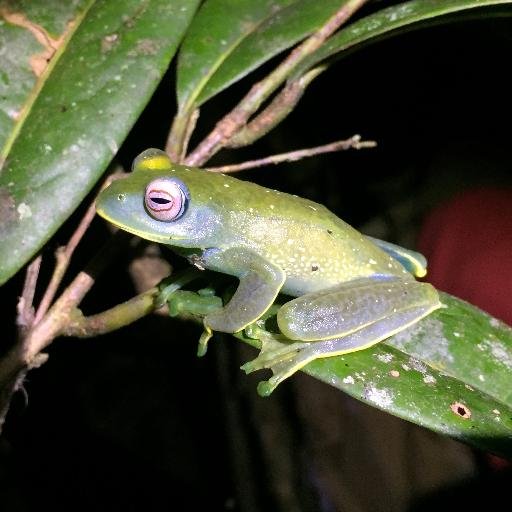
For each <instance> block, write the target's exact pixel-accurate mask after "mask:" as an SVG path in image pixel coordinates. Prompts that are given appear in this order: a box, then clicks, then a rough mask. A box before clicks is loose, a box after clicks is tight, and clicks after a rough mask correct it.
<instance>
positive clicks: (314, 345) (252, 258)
mask: <svg viewBox="0 0 512 512" xmlns="http://www.w3.org/2000/svg"><path fill="white" fill-rule="evenodd" d="M96 208H97V211H98V213H99V214H100V215H101V216H102V217H104V218H105V219H107V220H108V221H110V222H112V223H113V224H115V225H116V226H118V227H120V228H121V229H124V230H126V231H128V232H130V233H133V234H135V235H138V236H140V237H142V238H145V239H147V240H151V241H153V242H158V243H161V244H165V245H168V246H170V247H171V248H172V249H173V250H175V251H176V252H178V253H179V254H181V255H184V256H185V257H187V258H188V259H189V261H190V262H191V263H192V264H194V265H196V266H197V267H198V268H200V269H209V270H213V271H216V272H221V273H224V274H229V275H231V276H235V277H236V278H238V279H239V284H238V287H237V289H236V291H235V293H234V294H233V296H232V298H231V299H230V300H229V302H228V303H227V304H226V305H224V306H223V307H222V308H220V309H218V310H217V311H215V312H212V313H210V314H208V315H207V316H206V317H205V318H204V328H205V334H203V337H202V338H203V342H205V340H207V339H208V338H209V337H210V336H211V333H212V331H220V332H226V333H235V332H238V331H241V330H242V329H248V328H250V326H251V325H253V324H254V322H256V321H257V320H258V319H259V318H260V317H261V316H262V315H264V314H265V312H266V311H267V310H268V309H269V308H270V306H271V305H272V304H273V302H274V300H275V299H276V297H277V295H278V293H283V294H286V295H289V296H291V297H295V298H294V299H291V300H290V301H289V302H286V303H284V304H283V306H282V307H281V308H280V309H279V311H278V313H277V324H278V326H279V330H280V331H281V333H282V335H281V336H278V337H272V336H268V337H263V338H262V339H261V343H262V349H261V352H260V354H259V356H258V357H257V358H256V359H255V360H254V361H251V362H249V363H247V364H246V365H244V367H243V368H244V369H245V370H246V371H247V372H250V371H254V370H257V369H260V368H271V369H272V371H273V376H272V377H271V378H270V379H269V380H268V381H266V382H261V383H260V385H259V387H258V391H259V392H260V394H263V395H267V394H269V393H270V392H272V390H273V389H274V388H275V387H276V386H277V385H278V384H279V383H280V382H281V381H283V380H284V379H285V378H286V377H288V376H290V375H291V374H293V373H294V372H295V371H297V370H298V369H300V368H302V367H303V366H304V365H305V364H307V363H308V362H310V361H312V360H314V359H317V358H322V357H329V356H336V355H340V354H344V353H347V352H353V351H356V350H361V349H365V348H367V347H370V346H371V345H373V344H375V343H378V342H380V341H382V340H384V339H386V338H388V337H389V336H391V335H393V334H395V333H397V332H399V331H401V330H402V329H405V328H406V327H408V326H410V325H411V324H413V323H415V322H417V321H418V320H420V319H421V318H423V317H424V316H426V315H428V314H429V313H431V312H432V311H434V310H435V309H437V308H440V307H442V305H441V303H440V300H439V296H438V293H437V291H436V290H435V289H434V287H433V286H431V285H430V284H428V283H421V282H418V281H416V280H415V279H414V276H418V277H422V276H424V275H425V273H426V261H425V259H424V258H423V256H421V255H420V254H418V253H415V252H413V251H408V250H406V249H403V248H401V247H399V246H396V245H393V244H390V243H387V242H383V241H381V240H376V239H372V238H369V237H366V236H363V235H362V234H360V233H359V232H358V231H356V230H355V229H354V228H352V227H351V226H349V225H348V224H346V223H345V222H343V221H342V220H341V219H339V218H338V217H336V216H335V215H334V214H333V213H331V212H330V211H329V210H328V209H327V208H325V207H324V206H321V205H319V204H317V203H314V202H312V201H309V200H306V199H302V198H299V197H296V196H292V195H289V194H286V193H282V192H278V191H276V190H270V189H267V188H264V187H261V186H259V185H256V184H254V183H249V182H245V181H241V180H238V179H235V178H233V177H230V176H225V175H222V174H217V173H211V172H207V171H204V170H201V169H197V168H192V167H186V166H181V165H176V164H173V163H172V162H171V161H170V159H169V157H168V156H167V155H166V154H165V153H164V152H162V151H160V150H157V149H148V150H146V151H144V152H143V153H141V154H140V155H139V156H138V157H137V158H136V159H135V161H134V163H133V172H132V173H131V174H130V176H129V177H127V178H125V179H122V180H118V181H115V182H113V183H112V184H111V185H110V186H109V187H107V188H106V189H105V190H104V191H103V192H102V193H101V194H100V196H99V198H98V201H97V206H96Z"/></svg>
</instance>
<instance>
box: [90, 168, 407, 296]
mask: <svg viewBox="0 0 512 512" xmlns="http://www.w3.org/2000/svg"><path fill="white" fill-rule="evenodd" d="M171 165H172V167H171V168H170V169H169V168H165V169H153V170H145V169H139V170H138V171H136V172H134V173H133V174H132V175H130V176H129V177H128V178H126V179H123V180H119V181H116V182H114V183H112V185H110V187H109V188H108V189H107V190H106V191H104V192H103V193H102V195H101V197H100V199H99V201H98V212H99V213H100V214H101V215H102V216H104V217H105V218H107V219H108V220H109V221H111V222H112V223H114V224H116V225H117V226H119V227H121V228H122V229H125V230H127V231H129V232H132V233H134V234H136V235H138V236H141V237H142V238H146V239H149V240H153V241H156V242H159V243H163V244H167V245H170V246H171V247H186V248H194V249H199V250H204V249H207V248H212V247H213V248H222V249H227V248H230V247H246V248H250V249H252V250H254V251H255V252H257V253H258V254H260V255H261V256H262V257H263V258H265V259H266V260H268V261H271V262H272V263H274V264H276V265H277V266H279V267H280V268H281V269H283V271H284V272H285V274H286V280H285V283H284V285H283V289H282V291H283V292H284V293H287V294H289V295H292V296H299V295H303V294H305V293H308V292H311V291H318V290H322V289H325V288H327V287H330V286H333V285H335V284H338V283H341V282H345V281H351V280H353V279H356V278H358V277H369V276H372V275H375V274H378V275H383V274H385V275H391V276H398V277H407V276H408V277H410V274H409V273H408V272H407V271H406V270H405V269H404V267H403V266H402V265H401V264H400V263H398V261H396V260H395V259H394V258H392V257H391V256H390V255H388V254H387V253H385V252H384V251H382V250H381V249H379V248H378V247H377V246H376V245H375V244H373V243H372V242H370V241H369V240H368V239H367V238H365V237H363V236H362V235H361V234H360V233H359V232H358V231H356V230H355V229H354V228H352V227H351V226H349V225H348V224H347V223H345V222H343V221H342V220H341V219H339V218H338V217H336V216H335V215H334V214H333V213H331V212H330V211H329V210H327V208H325V207H324V206H322V205H320V204H317V203H314V202H313V201H309V200H307V199H303V198H300V197H297V196H292V195H290V194H286V193H283V192H278V191H276V190H270V189H267V188H264V187H261V186H259V185H256V184H254V183H250V182H246V181H241V180H238V179H235V178H232V177H230V176H225V175H223V174H218V173H209V172H205V171H204V170H199V169H196V168H189V167H183V166H180V165H174V164H171ZM134 167H135V168H137V162H136V163H135V164H134ZM170 174H171V175H173V176H176V177H178V178H179V179H181V180H182V181H183V182H184V183H185V184H186V185H187V187H188V189H189V191H190V197H191V200H190V203H189V206H188V209H187V211H186V213H185V214H184V215H183V216H182V217H181V218H179V219H177V220H176V221H174V222H160V221H156V220H154V219H152V218H151V217H150V216H149V215H148V214H147V212H146V210H145V208H144V202H143V194H144V190H145V188H146V186H147V185H148V183H149V182H150V181H152V180H153V179H155V178H157V177H162V176H166V175H167V176H168V175H170ZM120 195H122V196H124V198H125V199H124V201H119V200H118V197H119V196H120ZM199 252H200V251H198V254H199ZM240 270H243V269H240ZM236 275H237V277H239V274H236Z"/></svg>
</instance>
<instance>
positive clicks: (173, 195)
mask: <svg viewBox="0 0 512 512" xmlns="http://www.w3.org/2000/svg"><path fill="white" fill-rule="evenodd" d="M188 198H189V193H188V189H187V187H186V186H185V184H184V183H182V182H181V181H179V180H177V179H175V178H171V179H169V178H159V179H156V180H153V181H152V182H151V183H150V184H149V185H148V186H147V187H146V193H145V194H144V204H145V205H146V209H147V211H148V212H149V214H150V215H151V217H153V218H154V219H156V220H161V221H164V222H171V221H173V220H176V219H178V218H179V217H181V216H182V215H183V213H185V210H186V208H187V204H188Z"/></svg>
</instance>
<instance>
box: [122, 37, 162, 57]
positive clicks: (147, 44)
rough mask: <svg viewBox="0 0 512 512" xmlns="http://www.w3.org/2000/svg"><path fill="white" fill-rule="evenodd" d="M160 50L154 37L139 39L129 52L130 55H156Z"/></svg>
mask: <svg viewBox="0 0 512 512" xmlns="http://www.w3.org/2000/svg"><path fill="white" fill-rule="evenodd" d="M157 52H158V44H157V43H156V42H155V41H154V40H153V39H141V40H140V41H137V45H136V46H135V48H134V49H133V50H131V51H130V52H129V54H128V55H129V56H130V57H137V56H139V55H156V53H157Z"/></svg>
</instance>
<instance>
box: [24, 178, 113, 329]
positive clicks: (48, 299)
mask: <svg viewBox="0 0 512 512" xmlns="http://www.w3.org/2000/svg"><path fill="white" fill-rule="evenodd" d="M122 174H123V173H121V172H119V171H116V172H114V173H112V174H111V175H110V176H108V177H107V179H106V180H105V181H104V182H103V184H102V186H101V190H103V189H104V188H105V187H107V186H108V185H110V183H112V181H114V180H115V179H117V178H119V177H120V176H121V175H122ZM95 215H96V208H95V202H94V201H93V202H92V203H91V205H90V206H89V208H87V211H86V212H85V215H84V216H83V217H82V220H81V221H80V224H79V225H78V227H77V228H76V230H75V232H74V233H73V234H72V235H71V238H70V239H69V242H68V243H67V244H66V245H65V246H61V247H58V248H57V250H56V251H55V259H56V263H55V268H54V270H53V274H52V277H51V279H50V283H49V284H48V287H47V288H46V290H45V292H44V295H43V298H42V299H41V302H40V304H39V306H38V308H37V312H36V315H35V318H34V323H35V324H37V323H39V322H40V321H41V319H42V318H43V316H44V315H45V314H46V312H47V311H48V309H49V307H50V306H51V304H52V302H53V299H54V298H55V294H56V293H57V290H58V288H59V286H60V283H61V282H62V279H63V278H64V275H65V273H66V271H67V269H68V267H69V264H70V262H71V257H72V256H73V253H74V252H75V249H76V247H77V246H78V244H79V243H80V240H82V238H83V236H84V235H85V233H86V231H87V229H88V228H89V226H90V224H91V222H92V221H93V219H94V217H95Z"/></svg>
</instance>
